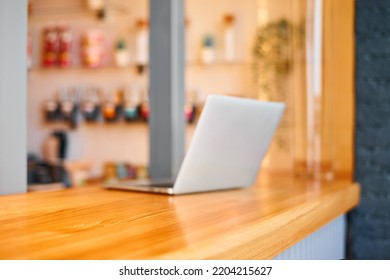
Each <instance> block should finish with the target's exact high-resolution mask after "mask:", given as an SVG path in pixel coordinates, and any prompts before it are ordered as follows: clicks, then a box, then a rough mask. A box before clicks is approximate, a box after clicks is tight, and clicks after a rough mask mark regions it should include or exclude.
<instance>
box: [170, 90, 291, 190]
mask: <svg viewBox="0 0 390 280" xmlns="http://www.w3.org/2000/svg"><path fill="white" fill-rule="evenodd" d="M284 108H285V105H284V104H283V103H278V102H262V101H258V100H254V99H246V98H238V97H227V96H222V95H210V96H209V97H208V98H207V102H206V104H205V106H204V108H203V112H202V114H201V117H200V119H199V121H198V124H197V127H196V130H195V132H194V135H193V138H192V140H191V143H190V146H189V148H188V151H187V153H186V156H185V158H184V160H183V163H182V165H181V167H180V170H179V173H178V175H177V177H176V181H175V185H174V187H173V193H174V194H183V193H192V192H203V191H212V190H220V189H228V188H243V187H249V186H251V185H252V184H253V183H254V181H255V179H256V176H257V174H258V171H259V168H260V164H261V161H262V159H263V158H264V156H265V154H266V152H267V149H268V147H269V145H270V143H271V139H272V136H273V134H274V132H275V130H276V128H277V126H278V123H279V121H280V118H281V116H282V113H283V111H284Z"/></svg>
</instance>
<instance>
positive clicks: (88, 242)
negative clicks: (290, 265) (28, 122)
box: [0, 174, 359, 259]
mask: <svg viewBox="0 0 390 280" xmlns="http://www.w3.org/2000/svg"><path fill="white" fill-rule="evenodd" d="M260 175H261V174H260ZM259 178H260V179H259V180H258V182H257V184H256V185H255V186H253V187H251V188H248V189H242V190H230V191H219V192H211V193H202V194H191V195H183V196H175V197H172V196H166V195H158V194H149V193H137V192H126V191H114V190H105V189H103V188H100V187H84V188H79V189H70V190H60V191H53V192H36V193H26V194H19V195H8V196H2V197H0V259H255V258H256V259H268V258H272V257H274V256H276V255H278V254H279V253H281V252H282V251H283V250H285V249H287V248H288V247H290V246H291V245H293V244H295V243H296V242H298V241H300V240H301V239H303V238H304V237H306V236H307V235H309V234H310V233H312V232H314V231H315V230H317V229H319V228H320V227H321V226H323V225H324V224H326V223H328V222H329V221H331V220H332V219H334V218H336V217H337V216H339V215H341V214H344V213H346V212H347V211H348V210H350V209H351V208H353V207H354V206H356V205H357V204H358V202H359V186H358V185H356V184H353V183H351V182H349V181H348V180H345V181H343V180H337V181H334V182H331V183H320V182H310V181H307V180H294V179H292V178H291V177H290V176H287V175H278V176H275V175H274V176H267V175H266V174H264V175H263V176H260V177H259Z"/></svg>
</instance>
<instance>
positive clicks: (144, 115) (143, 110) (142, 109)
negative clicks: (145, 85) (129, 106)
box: [138, 91, 150, 122]
mask: <svg viewBox="0 0 390 280" xmlns="http://www.w3.org/2000/svg"><path fill="white" fill-rule="evenodd" d="M138 114H139V116H140V117H141V119H142V120H143V121H145V122H147V121H148V120H149V114H150V107H149V96H148V94H147V92H146V91H144V92H143V93H142V101H141V103H140V105H139V106H138Z"/></svg>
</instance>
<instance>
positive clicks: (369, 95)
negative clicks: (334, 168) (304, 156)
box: [350, 0, 390, 259]
mask: <svg viewBox="0 0 390 280" xmlns="http://www.w3.org/2000/svg"><path fill="white" fill-rule="evenodd" d="M355 141H356V143H355V156H356V158H355V180H356V181H358V182H359V183H360V184H361V188H362V197H361V204H360V206H359V207H358V208H357V210H355V211H353V212H352V213H351V215H350V242H351V243H350V257H351V258H354V259H390V1H388V0H375V1H372V0H357V1H356V134H355Z"/></svg>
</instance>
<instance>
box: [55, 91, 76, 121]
mask: <svg viewBox="0 0 390 280" xmlns="http://www.w3.org/2000/svg"><path fill="white" fill-rule="evenodd" d="M60 96H61V101H60V111H61V118H62V120H63V121H65V122H67V123H69V125H70V127H71V128H76V127H77V125H78V112H79V101H80V92H79V89H77V88H69V89H68V90H64V91H62V92H61V94H60Z"/></svg>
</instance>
